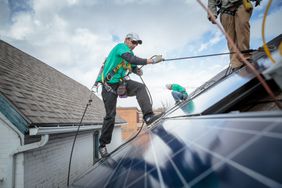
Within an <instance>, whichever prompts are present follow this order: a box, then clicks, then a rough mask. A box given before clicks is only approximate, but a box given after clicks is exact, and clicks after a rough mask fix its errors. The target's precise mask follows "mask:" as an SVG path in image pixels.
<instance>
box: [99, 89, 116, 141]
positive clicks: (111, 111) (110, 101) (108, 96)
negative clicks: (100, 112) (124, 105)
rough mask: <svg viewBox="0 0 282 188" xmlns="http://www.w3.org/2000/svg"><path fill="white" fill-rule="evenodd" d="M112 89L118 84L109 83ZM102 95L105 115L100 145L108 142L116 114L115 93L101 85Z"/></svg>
mask: <svg viewBox="0 0 282 188" xmlns="http://www.w3.org/2000/svg"><path fill="white" fill-rule="evenodd" d="M111 86H112V88H113V89H114V90H116V88H117V87H118V85H117V84H116V85H111ZM102 97H103V102H104V106H105V110H106V116H105V117H104V122H103V127H102V131H101V136H100V139H99V141H100V147H103V146H105V145H106V144H109V143H110V142H111V139H112V133H113V130H114V125H115V116H116V103H117V95H115V94H114V93H112V92H108V91H106V89H105V88H104V87H103V89H102Z"/></svg>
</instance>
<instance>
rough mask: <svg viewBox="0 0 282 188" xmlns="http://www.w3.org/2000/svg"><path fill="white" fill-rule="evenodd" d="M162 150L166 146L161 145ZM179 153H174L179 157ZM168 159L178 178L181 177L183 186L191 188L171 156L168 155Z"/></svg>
mask: <svg viewBox="0 0 282 188" xmlns="http://www.w3.org/2000/svg"><path fill="white" fill-rule="evenodd" d="M160 148H161V150H162V151H163V150H164V145H162V144H161V145H160ZM184 149H185V148H182V150H184ZM182 150H178V153H180V152H182ZM178 153H174V155H177V154H178ZM166 157H167V158H168V160H169V162H170V164H171V165H172V167H173V169H174V170H175V172H176V174H177V176H178V177H179V179H180V181H181V183H182V186H183V187H186V188H189V187H190V186H189V185H188V183H187V182H186V180H185V178H184V177H183V175H182V173H181V172H180V170H179V169H178V168H177V166H176V164H175V163H174V161H173V160H172V159H171V157H170V156H169V154H166Z"/></svg>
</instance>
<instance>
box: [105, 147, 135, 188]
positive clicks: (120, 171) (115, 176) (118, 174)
mask: <svg viewBox="0 0 282 188" xmlns="http://www.w3.org/2000/svg"><path fill="white" fill-rule="evenodd" d="M132 150H133V151H132ZM136 151H137V148H136V147H135V148H134V147H131V148H130V149H129V150H128V151H127V152H126V153H124V155H122V157H121V158H119V160H118V164H117V165H116V166H115V167H113V169H115V170H113V171H112V172H111V174H110V175H109V176H108V178H107V181H106V184H105V185H106V187H111V186H112V185H115V186H118V184H123V183H125V182H122V180H123V181H126V178H127V177H128V172H129V167H130V166H131V165H129V167H128V165H127V163H128V159H129V160H130V158H129V157H128V156H130V155H132V154H134V153H135V152H136ZM113 157H115V158H116V156H113ZM109 158H111V157H109ZM107 160H108V159H107ZM112 160H114V159H112ZM130 163H131V161H130ZM125 175H126V176H125Z"/></svg>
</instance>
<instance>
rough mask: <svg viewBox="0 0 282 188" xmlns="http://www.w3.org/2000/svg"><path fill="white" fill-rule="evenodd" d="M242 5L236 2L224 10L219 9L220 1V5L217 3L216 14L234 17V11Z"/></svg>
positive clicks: (240, 2)
mask: <svg viewBox="0 0 282 188" xmlns="http://www.w3.org/2000/svg"><path fill="white" fill-rule="evenodd" d="M242 3H243V2H242V1H238V2H236V3H234V4H233V6H231V7H228V8H225V9H224V8H222V7H221V1H220V3H217V6H218V7H219V10H218V11H217V14H220V13H221V14H228V15H230V16H235V14H236V11H237V10H238V8H239V7H240V6H241V5H242Z"/></svg>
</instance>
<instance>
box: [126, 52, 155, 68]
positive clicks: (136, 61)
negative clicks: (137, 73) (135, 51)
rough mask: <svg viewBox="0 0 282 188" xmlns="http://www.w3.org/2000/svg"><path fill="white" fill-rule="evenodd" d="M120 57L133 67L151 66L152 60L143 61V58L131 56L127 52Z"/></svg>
mask: <svg viewBox="0 0 282 188" xmlns="http://www.w3.org/2000/svg"><path fill="white" fill-rule="evenodd" d="M121 57H122V58H123V59H124V60H126V61H127V62H129V63H131V64H134V65H146V64H152V63H153V60H152V59H143V58H140V57H137V56H135V55H132V54H131V53H129V52H126V53H124V54H122V55H121Z"/></svg>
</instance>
